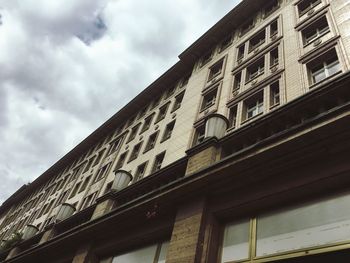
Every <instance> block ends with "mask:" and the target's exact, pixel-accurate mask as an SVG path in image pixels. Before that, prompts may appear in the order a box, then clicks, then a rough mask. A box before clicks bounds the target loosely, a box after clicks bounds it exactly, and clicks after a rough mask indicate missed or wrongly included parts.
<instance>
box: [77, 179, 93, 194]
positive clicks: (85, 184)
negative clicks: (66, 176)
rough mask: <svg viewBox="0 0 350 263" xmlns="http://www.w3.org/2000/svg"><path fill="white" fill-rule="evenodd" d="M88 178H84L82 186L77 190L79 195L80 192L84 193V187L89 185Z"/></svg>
mask: <svg viewBox="0 0 350 263" xmlns="http://www.w3.org/2000/svg"><path fill="white" fill-rule="evenodd" d="M90 178H91V176H88V177H86V178H85V180H84V182H83V184H82V185H81V188H80V189H79V193H81V192H82V191H84V190H85V189H86V187H87V186H88V184H89V181H90Z"/></svg>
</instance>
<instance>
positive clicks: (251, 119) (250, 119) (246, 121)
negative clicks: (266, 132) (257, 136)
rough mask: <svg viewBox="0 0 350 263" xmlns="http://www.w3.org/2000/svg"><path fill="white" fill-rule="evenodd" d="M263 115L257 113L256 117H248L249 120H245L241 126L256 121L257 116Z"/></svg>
mask: <svg viewBox="0 0 350 263" xmlns="http://www.w3.org/2000/svg"><path fill="white" fill-rule="evenodd" d="M263 114H264V112H260V113H258V114H257V115H255V116H253V117H250V118H249V119H246V120H244V121H242V122H241V124H242V125H243V124H246V123H249V122H251V121H253V120H255V119H257V118H258V117H259V116H261V115H263Z"/></svg>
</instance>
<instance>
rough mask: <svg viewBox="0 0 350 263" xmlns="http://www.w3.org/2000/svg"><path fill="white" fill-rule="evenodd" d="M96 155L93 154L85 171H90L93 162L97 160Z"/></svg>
mask: <svg viewBox="0 0 350 263" xmlns="http://www.w3.org/2000/svg"><path fill="white" fill-rule="evenodd" d="M95 157H96V156H93V157H91V158H90V159H89V161H88V163H87V165H86V166H85V169H84V173H85V172H87V171H89V169H90V168H91V165H92V164H93V162H94V160H95Z"/></svg>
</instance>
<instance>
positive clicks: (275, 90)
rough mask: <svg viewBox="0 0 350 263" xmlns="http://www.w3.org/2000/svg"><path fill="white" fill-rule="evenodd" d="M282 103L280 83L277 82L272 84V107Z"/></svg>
mask: <svg viewBox="0 0 350 263" xmlns="http://www.w3.org/2000/svg"><path fill="white" fill-rule="evenodd" d="M279 104H280V85H279V82H278V81H277V82H275V83H273V84H271V85H270V107H275V106H277V105H279Z"/></svg>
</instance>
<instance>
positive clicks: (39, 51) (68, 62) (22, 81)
mask: <svg viewBox="0 0 350 263" xmlns="http://www.w3.org/2000/svg"><path fill="white" fill-rule="evenodd" d="M238 2H239V0H211V1H209V0H176V1H173V0H69V1H62V0H49V1H48V0H1V1H0V204H1V203H2V202H3V201H5V200H6V198H8V197H9V196H10V195H11V194H12V193H14V192H15V191H16V190H17V189H18V188H19V187H21V186H22V185H23V184H27V183H30V182H31V181H33V180H34V179H35V178H37V177H38V176H39V175H41V174H42V173H43V172H45V171H46V170H47V169H48V168H49V167H50V166H51V165H52V164H54V163H55V162H56V161H57V160H58V159H60V158H61V157H62V156H64V154H65V153H67V152H68V151H69V150H71V149H72V148H73V147H74V146H76V145H77V144H78V143H79V142H81V141H82V140H83V139H84V138H86V137H87V136H88V135H89V134H90V133H92V132H93V131H94V130H95V129H97V128H98V127H99V126H100V125H101V124H102V123H103V122H105V121H106V120H107V119H108V118H110V117H111V116H112V115H113V114H114V113H115V112H117V111H118V110H119V109H120V108H122V107H123V106H124V105H125V104H126V103H128V102H129V101H130V100H131V99H132V98H133V97H135V96H136V95H137V94H138V93H139V92H140V91H142V90H143V89H144V88H146V87H147V86H148V85H149V84H150V83H152V82H153V81H154V80H156V79H157V78H158V77H159V76H160V75H161V74H163V73H164V72H165V71H166V70H167V69H169V68H170V67H171V66H172V65H174V64H175V63H176V62H177V61H178V55H179V54H180V53H181V52H182V51H184V50H185V49H186V48H187V47H188V46H189V45H190V44H192V43H193V42H194V41H195V40H196V39H197V38H199V37H200V36H201V35H202V34H203V33H204V32H206V31H207V30H208V29H209V28H210V27H211V26H213V25H214V24H215V23H216V22H217V21H218V20H219V19H220V18H222V17H223V16H224V15H225V14H226V13H228V12H229V11H230V10H231V9H232V8H233V7H234V6H235V5H236V4H237V3H238Z"/></svg>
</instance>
